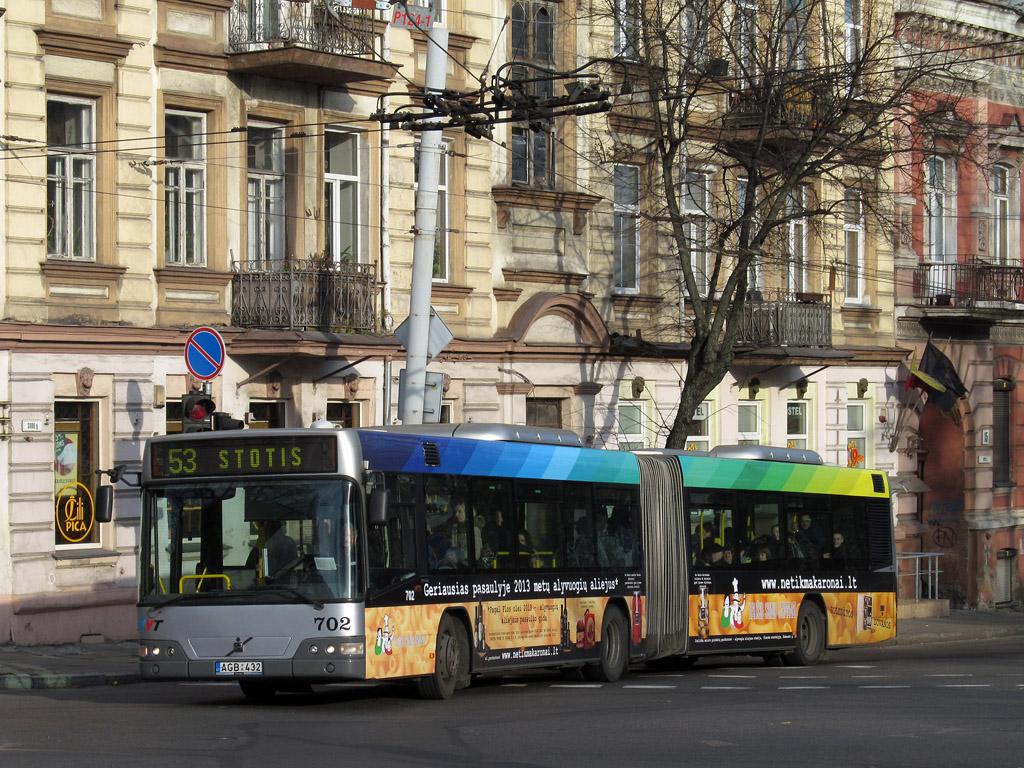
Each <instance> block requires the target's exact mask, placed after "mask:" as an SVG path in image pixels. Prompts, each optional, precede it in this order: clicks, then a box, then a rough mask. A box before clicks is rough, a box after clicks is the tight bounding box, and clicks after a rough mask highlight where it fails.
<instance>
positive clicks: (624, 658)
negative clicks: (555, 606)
mask: <svg viewBox="0 0 1024 768" xmlns="http://www.w3.org/2000/svg"><path fill="white" fill-rule="evenodd" d="M600 650H601V659H600V661H595V662H592V663H590V664H587V666H585V667H584V668H583V674H584V675H586V677H587V678H588V679H589V680H595V681H598V682H602V683H614V682H615V681H616V680H618V679H619V678H620V677H622V675H624V674H625V672H626V669H627V668H628V667H629V627H628V625H627V623H626V611H625V609H624V608H623V607H622V606H621V605H620V604H619V603H618V602H609V603H608V605H607V606H606V607H605V609H604V617H603V618H602V619H601V642H600Z"/></svg>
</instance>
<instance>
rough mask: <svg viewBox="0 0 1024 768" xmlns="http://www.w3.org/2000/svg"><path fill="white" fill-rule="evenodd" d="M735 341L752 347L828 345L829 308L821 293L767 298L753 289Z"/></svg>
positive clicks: (744, 309) (780, 295)
mask: <svg viewBox="0 0 1024 768" xmlns="http://www.w3.org/2000/svg"><path fill="white" fill-rule="evenodd" d="M737 342H738V343H739V344H744V345H746V344H752V345H753V346H755V347H829V346H831V345H832V307H831V305H830V304H829V303H828V301H827V297H826V296H824V295H822V294H820V293H796V294H778V295H775V296H771V297H770V298H768V299H767V300H766V299H764V298H763V297H762V296H760V295H759V293H758V292H757V291H754V292H752V296H750V297H748V298H747V301H746V303H745V305H744V307H743V327H742V328H741V329H740V335H739V338H738V339H737Z"/></svg>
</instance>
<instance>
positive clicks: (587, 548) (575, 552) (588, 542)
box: [569, 517, 594, 568]
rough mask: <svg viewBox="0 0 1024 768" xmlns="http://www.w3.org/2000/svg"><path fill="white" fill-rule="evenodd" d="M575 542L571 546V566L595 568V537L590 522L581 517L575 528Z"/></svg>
mask: <svg viewBox="0 0 1024 768" xmlns="http://www.w3.org/2000/svg"><path fill="white" fill-rule="evenodd" d="M573 531H574V535H573V540H572V542H571V543H570V544H569V565H570V566H572V567H573V568H592V567H593V566H594V535H593V532H592V531H591V528H590V521H589V520H587V518H586V517H581V518H580V519H579V520H577V521H576V525H575V526H574V528H573Z"/></svg>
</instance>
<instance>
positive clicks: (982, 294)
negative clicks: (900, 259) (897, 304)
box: [914, 259, 1024, 307]
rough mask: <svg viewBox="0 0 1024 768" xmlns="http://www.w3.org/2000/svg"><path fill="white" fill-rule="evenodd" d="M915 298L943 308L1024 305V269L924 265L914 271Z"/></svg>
mask: <svg viewBox="0 0 1024 768" xmlns="http://www.w3.org/2000/svg"><path fill="white" fill-rule="evenodd" d="M914 298H915V299H920V300H922V301H923V302H925V303H928V304H931V305H933V306H939V307H943V306H945V307H950V306H952V307H970V306H975V305H979V304H983V305H984V306H993V305H994V304H999V303H1022V302H1024V267H1021V266H1019V265H1017V266H1013V265H1004V264H987V263H985V262H983V261H981V260H980V259H975V260H974V261H971V262H969V263H957V264H921V265H920V266H918V267H917V269H915V270H914Z"/></svg>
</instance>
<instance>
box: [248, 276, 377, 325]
mask: <svg viewBox="0 0 1024 768" xmlns="http://www.w3.org/2000/svg"><path fill="white" fill-rule="evenodd" d="M233 269H234V272H235V275H234V277H233V278H232V281H231V286H232V294H233V298H232V306H231V324H232V325H236V326H239V327H241V328H268V329H269V328H278V329H287V330H293V331H295V330H308V331H333V332H335V333H375V332H376V331H377V330H378V322H377V320H378V316H377V280H376V278H375V276H374V270H373V266H372V265H370V264H334V263H331V262H328V261H325V260H324V259H319V258H317V259H310V260H308V261H300V262H288V263H287V264H283V265H281V266H280V267H278V268H268V267H267V265H265V264H263V263H262V262H242V263H241V264H234V265H233Z"/></svg>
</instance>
